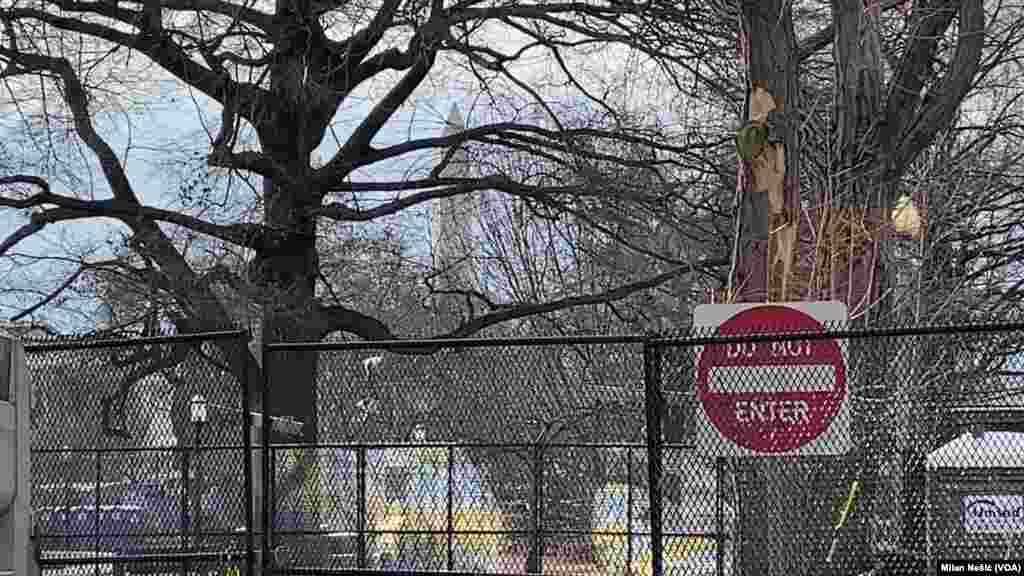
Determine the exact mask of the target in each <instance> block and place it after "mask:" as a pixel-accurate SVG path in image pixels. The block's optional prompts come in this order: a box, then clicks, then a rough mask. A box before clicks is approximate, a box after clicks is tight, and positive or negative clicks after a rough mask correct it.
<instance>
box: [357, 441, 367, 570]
mask: <svg viewBox="0 0 1024 576" xmlns="http://www.w3.org/2000/svg"><path fill="white" fill-rule="evenodd" d="M356 484H357V486H356V508H357V509H358V510H357V513H356V530H357V531H358V532H359V542H358V543H357V546H358V548H357V549H356V565H357V566H358V567H359V568H360V569H365V568H366V448H365V447H363V446H359V447H358V448H356Z"/></svg>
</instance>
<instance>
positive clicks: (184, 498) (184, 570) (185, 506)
mask: <svg viewBox="0 0 1024 576" xmlns="http://www.w3.org/2000/svg"><path fill="white" fill-rule="evenodd" d="M183 444H184V442H183ZM178 448H179V451H180V452H181V470H180V471H179V472H178V475H179V477H180V482H181V485H180V486H179V490H178V492H179V494H178V496H179V498H180V499H181V551H182V553H185V552H188V548H189V547H188V542H189V535H190V534H191V532H192V531H191V529H190V524H189V502H190V500H189V481H188V477H189V468H190V463H189V450H188V448H186V447H184V446H179V447H178ZM188 571H189V565H188V561H187V560H186V561H183V562H182V563H181V576H188Z"/></svg>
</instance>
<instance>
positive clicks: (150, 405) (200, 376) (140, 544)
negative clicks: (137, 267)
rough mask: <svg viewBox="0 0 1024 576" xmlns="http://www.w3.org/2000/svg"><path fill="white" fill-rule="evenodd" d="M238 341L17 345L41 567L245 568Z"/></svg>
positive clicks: (83, 570) (84, 570)
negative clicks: (23, 371) (25, 388)
mask: <svg viewBox="0 0 1024 576" xmlns="http://www.w3.org/2000/svg"><path fill="white" fill-rule="evenodd" d="M240 338H241V336H240V335H238V334H236V333H227V334H215V335H196V336H191V337H175V338H163V339H161V338H157V339H147V340H134V341H108V342H96V341H94V342H85V341H79V342H53V343H36V344H29V345H27V346H26V353H27V354H26V356H27V361H28V368H29V373H30V377H31V378H32V383H33V389H34V392H33V406H32V425H31V426H32V430H31V431H32V444H31V455H32V468H33V485H32V505H33V509H34V512H35V520H36V535H35V541H36V546H37V550H38V556H39V560H40V564H41V567H42V569H43V573H44V574H68V575H70V574H82V575H85V574H90V575H92V574H106V573H111V572H113V573H118V574H124V573H131V574H142V573H156V574H161V573H162V574H172V573H173V574H186V573H187V574H208V573H216V574H218V575H223V574H226V573H242V572H244V567H245V565H246V563H245V562H244V558H245V554H244V551H245V550H246V548H247V544H246V542H247V538H246V536H247V518H246V510H247V506H248V505H247V502H249V497H250V496H249V488H248V487H247V485H246V482H245V480H244V477H243V476H244V474H243V470H244V469H245V463H246V458H245V453H246V451H245V445H246V442H247V439H246V437H245V436H243V430H245V427H244V421H245V419H244V416H243V414H244V413H243V406H244V405H245V401H244V394H245V392H244V391H245V379H246V378H245V376H244V371H243V370H240V367H243V366H245V364H244V358H243V357H242V356H241V354H242V353H247V350H246V348H245V341H244V340H241V339H240ZM225 555H228V556H230V557H231V558H233V559H226V557H225ZM232 571H236V572H232Z"/></svg>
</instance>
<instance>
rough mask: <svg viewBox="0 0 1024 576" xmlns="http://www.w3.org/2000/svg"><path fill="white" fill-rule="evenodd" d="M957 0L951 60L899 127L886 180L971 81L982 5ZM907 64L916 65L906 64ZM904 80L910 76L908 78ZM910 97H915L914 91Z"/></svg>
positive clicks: (944, 121)
mask: <svg viewBox="0 0 1024 576" xmlns="http://www.w3.org/2000/svg"><path fill="white" fill-rule="evenodd" d="M959 1H960V10H959V13H958V18H957V20H958V35H957V43H956V52H955V54H954V56H953V61H952V62H951V63H950V66H949V69H948V70H947V71H946V74H945V76H943V78H942V80H941V82H937V83H935V84H933V85H932V87H931V88H929V90H928V92H927V94H926V95H925V97H924V99H923V103H922V106H921V111H920V112H919V113H918V114H917V116H916V117H914V119H913V122H912V123H911V124H910V125H909V126H908V128H907V129H906V131H902V130H901V131H900V134H901V137H900V139H899V142H898V143H897V147H896V148H895V150H894V154H893V157H892V159H891V162H890V165H889V167H888V169H887V174H886V179H887V180H891V179H893V178H895V177H896V176H897V175H899V174H901V173H902V172H903V170H904V169H905V167H906V166H907V165H909V164H910V163H911V162H913V161H914V159H915V158H916V157H917V156H918V155H919V154H920V153H921V151H923V150H925V149H926V148H927V147H928V146H929V145H930V144H931V143H932V141H933V140H934V139H935V135H936V134H938V132H939V131H940V130H941V129H942V128H944V127H945V126H948V125H949V123H950V122H951V121H952V119H953V117H954V116H955V114H956V111H957V109H958V108H959V107H960V103H961V102H963V100H964V98H965V97H966V96H967V93H968V92H969V91H970V89H971V87H972V86H973V85H974V78H975V76H976V74H977V72H978V67H979V64H980V62H981V55H982V49H983V48H984V44H985V7H984V3H983V2H982V0H959ZM950 18H952V15H950ZM947 26H948V23H947ZM926 42H928V39H927V38H918V39H917V40H916V42H915V44H917V43H926ZM932 50H934V48H933V49H932ZM908 67H912V68H916V66H910V65H908ZM906 81H908V82H910V81H911V80H909V78H908V79H907V80H906ZM917 85H918V86H919V85H920V84H917ZM898 93H899V87H897V88H896V89H894V90H893V92H892V97H893V98H894V99H895V101H896V102H897V103H898V102H900V101H904V100H905V99H904V98H899V97H897V96H896V95H897V94H898ZM911 97H912V98H916V97H917V95H916V94H915V95H912V96H911ZM897 105H898V104H897ZM895 114H906V109H896V108H893V109H891V110H889V115H890V116H892V115H895Z"/></svg>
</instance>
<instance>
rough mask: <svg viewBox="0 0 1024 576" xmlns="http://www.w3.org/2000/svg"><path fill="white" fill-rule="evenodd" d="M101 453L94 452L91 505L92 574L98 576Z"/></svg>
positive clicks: (101, 475)
mask: <svg viewBox="0 0 1024 576" xmlns="http://www.w3.org/2000/svg"><path fill="white" fill-rule="evenodd" d="M102 461H103V453H102V452H97V453H96V485H95V495H94V497H93V503H92V504H93V505H92V526H93V542H94V544H93V546H94V548H95V551H96V562H97V563H96V565H95V566H93V574H96V575H97V576H99V573H100V572H99V570H100V565H99V559H100V483H101V482H102V481H103V469H102Z"/></svg>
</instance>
